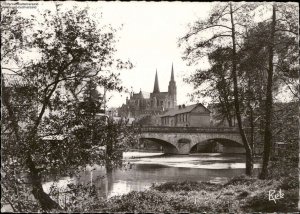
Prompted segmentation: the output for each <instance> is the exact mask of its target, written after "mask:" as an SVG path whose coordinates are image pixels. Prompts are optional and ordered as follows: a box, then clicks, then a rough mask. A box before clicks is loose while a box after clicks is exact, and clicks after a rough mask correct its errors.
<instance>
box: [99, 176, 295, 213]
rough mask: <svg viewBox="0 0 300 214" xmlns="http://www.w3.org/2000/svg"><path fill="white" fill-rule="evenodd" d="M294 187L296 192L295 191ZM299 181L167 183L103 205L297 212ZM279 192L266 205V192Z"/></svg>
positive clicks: (108, 209) (106, 207) (126, 209)
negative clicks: (280, 190) (279, 194)
mask: <svg viewBox="0 0 300 214" xmlns="http://www.w3.org/2000/svg"><path fill="white" fill-rule="evenodd" d="M295 187H296V188H295ZM297 187H298V180H297V178H295V177H286V178H284V179H279V180H259V179H256V178H252V177H246V176H239V177H235V178H233V179H231V180H230V181H228V182H227V183H225V184H223V185H221V184H212V183H208V182H190V181H185V182H167V183H164V184H161V185H154V186H152V187H151V188H150V190H147V191H143V192H136V191H133V192H130V193H129V194H127V195H123V196H115V197H113V198H111V199H110V200H108V201H107V202H105V203H103V204H102V207H99V210H101V211H106V212H145V211H148V212H164V213H165V212H223V213H224V212H226V213H228V212H234V213H243V212H247V213H248V212H296V211H297V203H298V188H297ZM279 189H282V192H283V193H284V198H283V199H278V200H277V201H276V203H274V202H273V201H269V198H268V193H269V190H279Z"/></svg>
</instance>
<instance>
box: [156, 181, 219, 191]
mask: <svg viewBox="0 0 300 214" xmlns="http://www.w3.org/2000/svg"><path fill="white" fill-rule="evenodd" d="M221 186H222V185H221V184H213V183H209V182H201V183H200V182H192V181H184V182H167V183H164V184H161V185H156V186H153V187H152V189H155V190H158V191H160V192H167V191H174V192H176V191H201V190H204V191H216V190H218V189H220V188H221Z"/></svg>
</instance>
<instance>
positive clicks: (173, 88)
mask: <svg viewBox="0 0 300 214" xmlns="http://www.w3.org/2000/svg"><path fill="white" fill-rule="evenodd" d="M168 93H169V98H170V100H171V105H170V107H171V108H175V107H176V105H177V90H176V82H175V80H174V69H173V63H172V70H171V80H170V81H169V87H168Z"/></svg>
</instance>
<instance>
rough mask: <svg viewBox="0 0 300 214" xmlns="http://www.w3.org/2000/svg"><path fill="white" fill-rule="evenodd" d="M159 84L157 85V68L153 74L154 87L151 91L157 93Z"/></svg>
mask: <svg viewBox="0 0 300 214" xmlns="http://www.w3.org/2000/svg"><path fill="white" fill-rule="evenodd" d="M159 92H160V91H159V85H158V77H157V70H156V74H155V81H154V88H153V93H154V94H156V93H159Z"/></svg>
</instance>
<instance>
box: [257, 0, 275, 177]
mask: <svg viewBox="0 0 300 214" xmlns="http://www.w3.org/2000/svg"><path fill="white" fill-rule="evenodd" d="M275 25H276V8H275V5H273V16H272V28H271V38H270V44H269V69H268V78H267V92H266V102H265V128H264V155H263V165H262V170H261V173H260V175H259V178H260V179H266V178H267V176H268V165H269V160H270V154H271V149H272V130H271V123H272V114H273V97H272V86H273V58H274V34H275Z"/></svg>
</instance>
